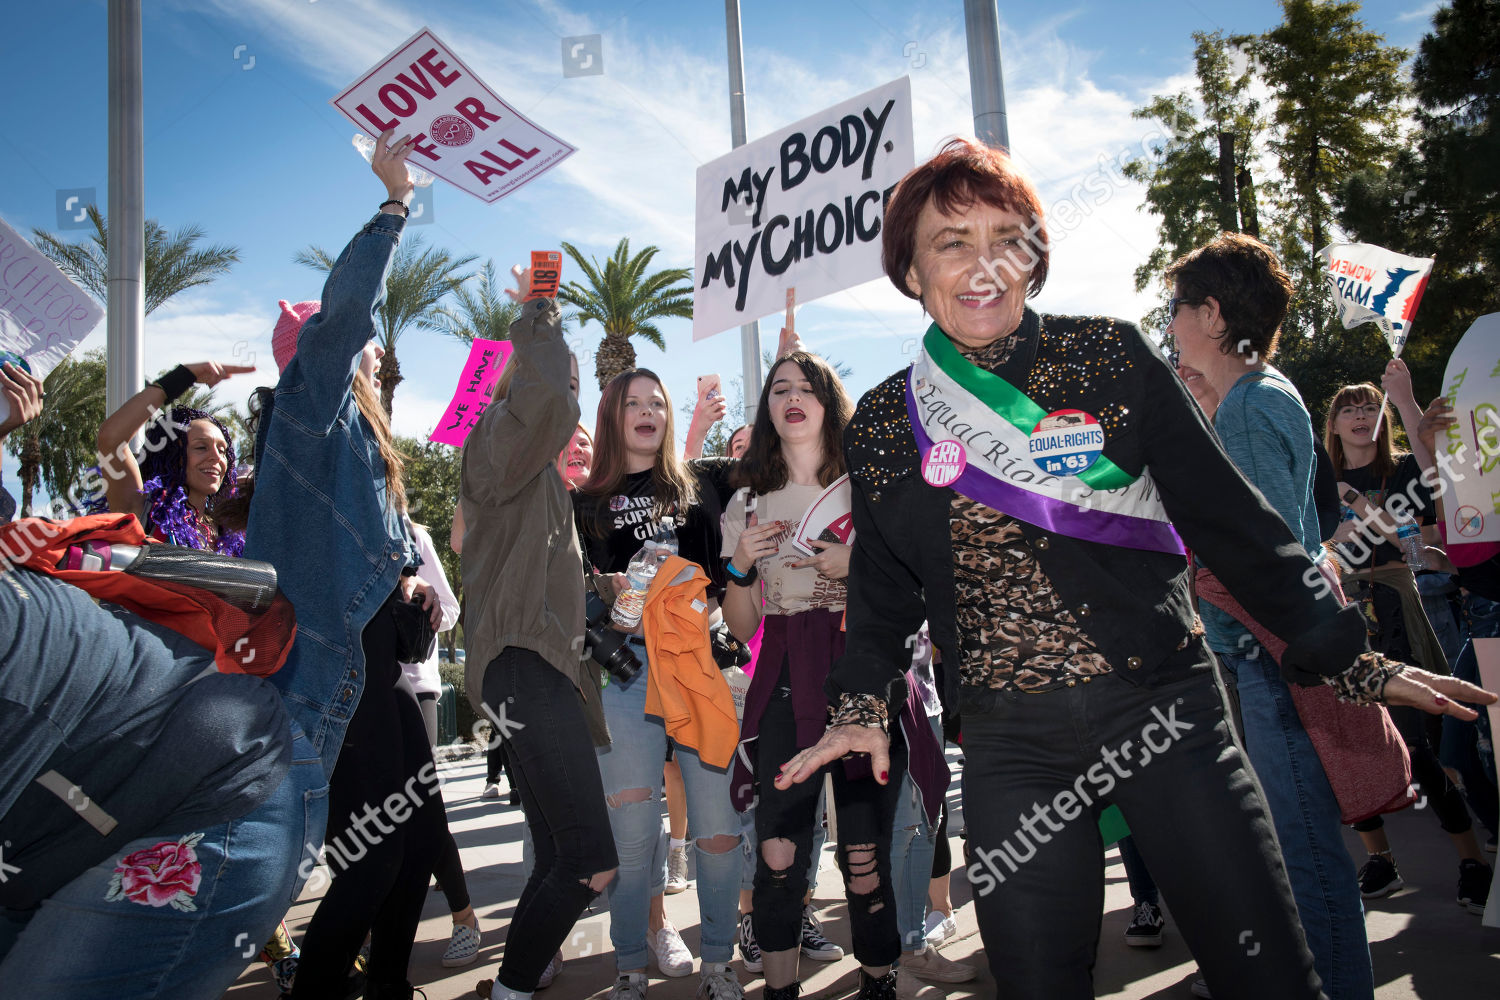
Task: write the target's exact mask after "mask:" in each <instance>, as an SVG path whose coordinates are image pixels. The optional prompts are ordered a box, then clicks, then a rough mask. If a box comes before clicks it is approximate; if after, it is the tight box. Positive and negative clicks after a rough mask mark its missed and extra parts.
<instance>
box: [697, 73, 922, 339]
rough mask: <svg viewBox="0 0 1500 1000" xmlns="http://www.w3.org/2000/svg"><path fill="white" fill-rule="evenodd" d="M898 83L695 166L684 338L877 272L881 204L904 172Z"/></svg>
mask: <svg viewBox="0 0 1500 1000" xmlns="http://www.w3.org/2000/svg"><path fill="white" fill-rule="evenodd" d="M915 162H916V160H915V156H914V154H913V145H912V126H911V80H910V79H909V78H908V77H902V78H901V79H899V80H895V81H892V82H891V83H888V84H885V85H884V86H881V87H876V88H875V89H874V90H872V91H870V92H868V93H866V94H861V95H860V96H859V97H855V98H853V99H851V100H848V101H845V102H843V103H842V104H838V105H835V106H834V107H831V108H829V109H827V110H826V111H820V112H819V113H817V114H815V115H812V116H811V117H808V118H804V119H802V120H801V121H799V122H797V123H796V124H794V125H788V126H787V127H786V128H783V129H780V130H779V131H776V132H772V133H771V134H770V135H767V136H765V137H763V138H761V139H757V140H756V141H754V142H752V143H747V144H746V145H744V146H741V147H740V148H739V149H736V150H735V151H734V152H732V153H730V154H729V155H728V156H721V157H720V158H719V159H717V160H714V161H713V162H712V163H708V164H705V165H704V166H701V167H699V168H698V205H697V214H696V216H695V219H696V225H695V229H696V238H695V250H694V257H695V262H696V264H697V273H696V275H695V281H696V285H697V287H696V288H694V290H693V339H694V340H702V339H704V338H705V337H711V336H713V335H714V334H716V333H722V332H723V331H725V330H728V329H731V328H732V327H736V326H740V325H742V324H744V323H748V322H750V321H751V320H754V319H758V318H760V317H761V316H766V315H769V314H770V313H773V312H778V311H779V310H780V309H781V307H782V304H783V302H784V300H785V299H784V296H785V292H786V289H788V288H791V287H795V288H796V289H797V295H798V298H799V300H800V301H803V302H807V301H809V300H811V299H816V298H818V297H820V296H823V295H829V294H831V293H833V292H837V291H841V290H842V289H845V288H850V287H852V286H854V285H858V284H860V283H862V282H865V281H869V280H871V279H872V278H879V277H880V276H881V275H882V273H883V272H882V271H881V268H880V227H881V223H882V221H883V219H884V216H885V199H886V195H887V194H888V192H889V191H890V189H891V188H892V187H894V186H895V184H896V182H897V181H899V180H900V179H901V178H902V177H903V176H905V174H906V173H907V172H908V171H910V170H911V169H912V167H913V166H914V165H915Z"/></svg>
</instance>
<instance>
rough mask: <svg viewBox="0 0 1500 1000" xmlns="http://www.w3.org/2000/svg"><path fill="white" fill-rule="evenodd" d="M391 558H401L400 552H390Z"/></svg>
mask: <svg viewBox="0 0 1500 1000" xmlns="http://www.w3.org/2000/svg"><path fill="white" fill-rule="evenodd" d="M391 558H392V559H400V558H401V553H399V552H392V553H391Z"/></svg>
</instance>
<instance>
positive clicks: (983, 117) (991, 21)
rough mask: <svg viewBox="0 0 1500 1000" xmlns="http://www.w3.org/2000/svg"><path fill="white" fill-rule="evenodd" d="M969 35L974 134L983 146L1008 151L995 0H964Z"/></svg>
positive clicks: (1008, 135) (998, 24) (1003, 82)
mask: <svg viewBox="0 0 1500 1000" xmlns="http://www.w3.org/2000/svg"><path fill="white" fill-rule="evenodd" d="M964 31H965V33H966V34H967V35H968V37H969V93H970V95H971V96H972V97H973V99H974V135H975V137H976V138H978V139H979V141H980V142H982V143H984V144H985V145H986V146H993V147H995V148H996V149H1003V150H1006V151H1007V152H1009V151H1010V128H1009V126H1007V124H1006V121H1005V81H1004V80H1003V79H1002V78H1001V74H1000V12H999V11H998V10H997V9H996V7H995V0H964Z"/></svg>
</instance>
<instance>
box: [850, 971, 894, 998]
mask: <svg viewBox="0 0 1500 1000" xmlns="http://www.w3.org/2000/svg"><path fill="white" fill-rule="evenodd" d="M858 1000H896V970H895V969H892V970H891V971H889V972H887V973H886V974H885V975H883V976H881V977H880V978H878V979H876V978H875V977H873V976H871V975H870V974H869V973H868V972H866V971H865V970H864V969H860V970H859V997H858Z"/></svg>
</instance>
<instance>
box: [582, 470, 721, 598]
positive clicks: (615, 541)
mask: <svg viewBox="0 0 1500 1000" xmlns="http://www.w3.org/2000/svg"><path fill="white" fill-rule="evenodd" d="M735 461H736V460H735V459H727V458H702V459H694V460H693V461H690V462H688V467H689V469H691V470H692V472H693V474H694V475H696V476H697V478H698V502H697V503H696V504H694V505H693V506H692V507H689V508H687V509H686V510H679V511H678V512H677V513H676V518H675V520H676V524H675V525H674V529H675V530H676V532H677V553H678V555H680V556H682V558H684V559H687V560H689V561H691V562H695V563H697V564H698V565H699V566H702V567H703V568H704V569H705V570H706V571H707V572H708V575H709V577H710V578H711V579H712V580H713V586H711V587H710V588H709V591H708V593H709V596H710V597H713V598H718V597H721V596H723V593H724V566H723V564H722V563H721V562H720V560H719V547H720V540H719V519H720V516H721V513H722V511H723V509H724V502H725V500H727V499H728V498H729V496H730V494H731V493H732V492H733V490H732V488H731V487H730V485H729V471H730V469H731V468H733V465H734V462H735ZM601 504H602V505H603V507H604V509H603V510H602V511H601V510H600V505H601ZM573 509H574V513H575V515H576V517H577V519H578V540H579V541H580V542H582V543H583V558H584V561H585V562H586V563H588V564H589V565H591V566H593V567H594V569H595V570H597V571H598V572H600V573H623V572H625V570H626V568H627V567H629V565H630V560H631V559H632V558H634V557H635V554H636V553H637V552H639V551H640V550H641V546H642V545H644V544H646V542H647V541H649V540H650V539H651V537H652V536H653V535H655V534H656V532H657V531H658V530H659V529H660V528H661V527H662V519H661V515H663V514H668V513H671V512H670V511H658V510H657V509H656V494H655V489H654V485H653V481H652V473H651V470H650V469H647V470H646V471H645V472H634V473H631V474H629V475H627V476H626V477H625V480H624V482H622V483H621V484H620V488H619V489H618V490H616V491H615V492H614V493H612V494H611V495H610V496H608V497H596V496H593V495H590V494H587V493H583V492H575V493H574V494H573ZM601 515H602V517H601ZM601 529H602V533H601Z"/></svg>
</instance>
